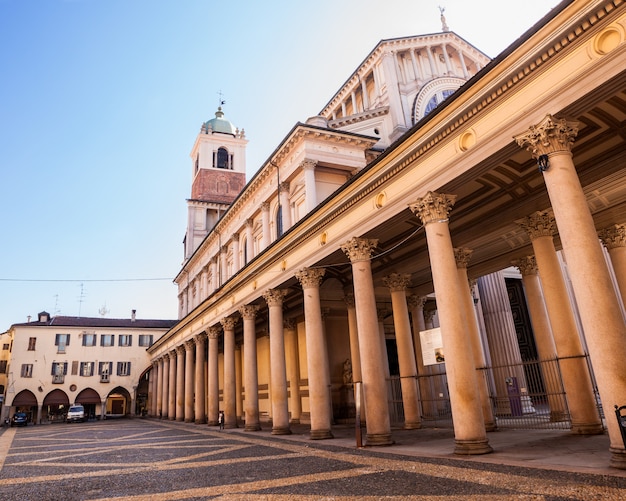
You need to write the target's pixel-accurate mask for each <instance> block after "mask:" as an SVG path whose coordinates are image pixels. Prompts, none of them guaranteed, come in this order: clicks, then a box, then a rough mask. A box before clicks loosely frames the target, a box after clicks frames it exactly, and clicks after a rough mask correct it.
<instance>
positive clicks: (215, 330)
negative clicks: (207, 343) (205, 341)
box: [208, 325, 222, 339]
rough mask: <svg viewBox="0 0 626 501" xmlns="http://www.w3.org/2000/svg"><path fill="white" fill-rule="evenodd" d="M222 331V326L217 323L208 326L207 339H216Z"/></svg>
mask: <svg viewBox="0 0 626 501" xmlns="http://www.w3.org/2000/svg"><path fill="white" fill-rule="evenodd" d="M220 332H222V328H221V327H220V326H219V325H212V326H211V327H209V332H208V334H209V339H217V338H218V337H219V335H220Z"/></svg>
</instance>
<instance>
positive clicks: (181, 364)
mask: <svg viewBox="0 0 626 501" xmlns="http://www.w3.org/2000/svg"><path fill="white" fill-rule="evenodd" d="M184 420H185V345H184V344H182V345H180V346H177V347H176V421H184Z"/></svg>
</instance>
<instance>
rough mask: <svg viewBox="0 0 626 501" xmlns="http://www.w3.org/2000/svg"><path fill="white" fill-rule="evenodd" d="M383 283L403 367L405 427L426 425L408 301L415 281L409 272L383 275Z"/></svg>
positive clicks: (411, 427)
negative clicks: (387, 294) (391, 312)
mask: <svg viewBox="0 0 626 501" xmlns="http://www.w3.org/2000/svg"><path fill="white" fill-rule="evenodd" d="M383 283H384V284H385V285H386V286H387V287H389V290H390V291H391V305H392V308H393V324H394V329H395V331H396V344H397V346H398V365H399V367H400V387H401V390H402V403H403V406H404V428H405V429H407V430H414V429H418V428H421V427H422V423H421V419H420V409H419V399H418V397H417V367H416V365H415V348H414V346H413V338H412V337H411V325H410V323H409V308H408V306H407V303H406V288H407V287H408V286H409V285H410V283H411V275H410V274H408V273H403V274H399V273H392V274H391V275H388V276H386V277H385V278H383Z"/></svg>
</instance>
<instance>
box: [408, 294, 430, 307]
mask: <svg viewBox="0 0 626 501" xmlns="http://www.w3.org/2000/svg"><path fill="white" fill-rule="evenodd" d="M427 299H428V298H427V297H426V296H418V295H417V294H411V295H410V296H409V297H407V298H406V300H407V304H408V305H409V308H411V309H413V308H420V309H424V305H425V304H426V300H427Z"/></svg>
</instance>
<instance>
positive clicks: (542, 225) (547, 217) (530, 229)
mask: <svg viewBox="0 0 626 501" xmlns="http://www.w3.org/2000/svg"><path fill="white" fill-rule="evenodd" d="M516 222H517V224H518V225H519V227H520V228H522V229H523V230H524V231H525V232H526V233H528V236H529V237H530V239H531V240H534V239H535V238H539V237H551V236H553V235H554V234H555V233H556V222H555V220H554V216H553V215H552V213H551V212H550V211H547V210H544V211H537V212H535V213H534V214H531V215H530V216H528V217H525V218H524V219H520V220H519V221H516Z"/></svg>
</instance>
